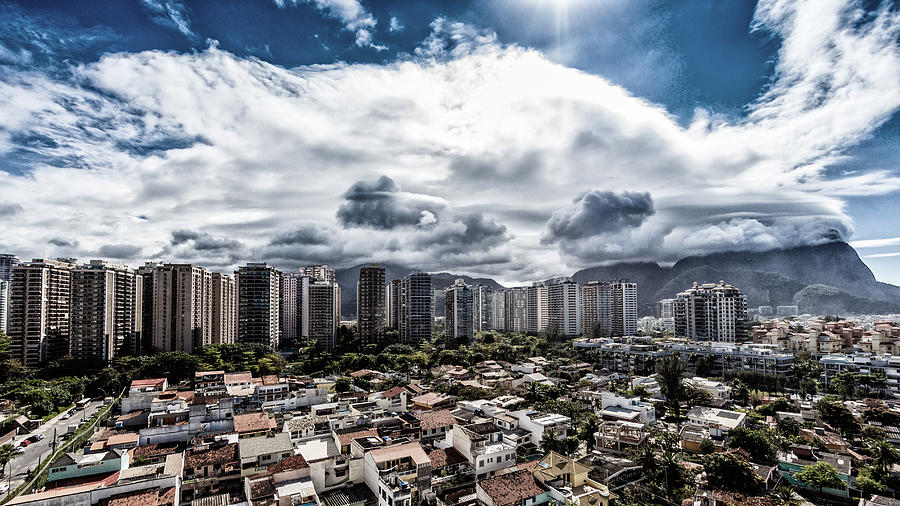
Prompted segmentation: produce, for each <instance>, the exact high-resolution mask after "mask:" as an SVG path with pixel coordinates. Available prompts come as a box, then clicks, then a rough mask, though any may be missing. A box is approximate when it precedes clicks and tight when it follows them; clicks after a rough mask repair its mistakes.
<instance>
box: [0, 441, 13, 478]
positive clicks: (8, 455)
mask: <svg viewBox="0 0 900 506" xmlns="http://www.w3.org/2000/svg"><path fill="white" fill-rule="evenodd" d="M16 455H17V454H16V448H15V447H14V446H13V445H11V444H9V443H7V444H5V445H3V446H0V473H2V472H5V471H6V464H8V463H9V461H10V460H12V459H14V458H15V457H16Z"/></svg>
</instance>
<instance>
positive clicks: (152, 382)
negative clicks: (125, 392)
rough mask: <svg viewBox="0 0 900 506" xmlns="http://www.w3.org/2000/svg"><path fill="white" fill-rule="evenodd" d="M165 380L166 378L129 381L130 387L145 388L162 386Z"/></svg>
mask: <svg viewBox="0 0 900 506" xmlns="http://www.w3.org/2000/svg"><path fill="white" fill-rule="evenodd" d="M165 382H166V378H152V379H142V380H134V381H132V382H131V388H147V387H159V388H162V385H163V383H165Z"/></svg>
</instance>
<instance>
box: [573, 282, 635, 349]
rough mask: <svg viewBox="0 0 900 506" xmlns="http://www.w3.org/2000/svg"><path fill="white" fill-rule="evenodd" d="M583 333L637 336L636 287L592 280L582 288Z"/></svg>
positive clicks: (627, 283)
mask: <svg viewBox="0 0 900 506" xmlns="http://www.w3.org/2000/svg"><path fill="white" fill-rule="evenodd" d="M580 313H581V332H582V333H583V334H584V335H586V336H593V335H602V336H633V335H634V334H636V333H637V284H636V283H629V282H627V281H610V282H603V283H601V282H599V281H591V282H589V283H585V284H584V285H582V286H581V312H580Z"/></svg>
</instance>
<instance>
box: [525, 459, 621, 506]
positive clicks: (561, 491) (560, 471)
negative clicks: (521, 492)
mask: <svg viewBox="0 0 900 506" xmlns="http://www.w3.org/2000/svg"><path fill="white" fill-rule="evenodd" d="M590 471H591V466H587V465H584V464H581V463H579V462H577V461H575V460H573V459H571V458H569V457H566V456H564V455H560V454H558V453H556V452H550V453H548V454H547V455H546V456H544V458H543V459H541V461H540V462H538V464H537V466H536V467H535V468H534V477H535V478H536V479H537V481H538V482H540V484H541V485H543V486H544V487H546V488H547V490H548V492H549V493H550V497H551V498H553V499H554V500H555V501H557V502H559V503H562V504H572V505H576V506H609V502H610V500H611V499H612V495H611V494H610V492H609V488H607V486H606V485H604V484H602V483H600V482H599V481H596V480H594V479H593V478H591V477H590V476H589V473H590Z"/></svg>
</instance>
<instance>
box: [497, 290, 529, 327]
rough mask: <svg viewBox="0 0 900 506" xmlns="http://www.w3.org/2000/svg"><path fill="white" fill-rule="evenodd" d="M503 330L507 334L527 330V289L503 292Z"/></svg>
mask: <svg viewBox="0 0 900 506" xmlns="http://www.w3.org/2000/svg"><path fill="white" fill-rule="evenodd" d="M503 298H504V302H503V311H504V313H505V314H504V317H503V329H504V330H505V331H507V332H526V331H527V330H528V287H525V286H518V287H515V288H507V289H506V290H503Z"/></svg>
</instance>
